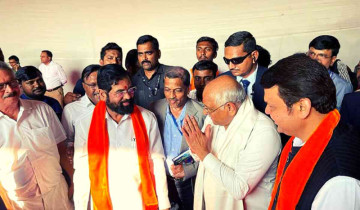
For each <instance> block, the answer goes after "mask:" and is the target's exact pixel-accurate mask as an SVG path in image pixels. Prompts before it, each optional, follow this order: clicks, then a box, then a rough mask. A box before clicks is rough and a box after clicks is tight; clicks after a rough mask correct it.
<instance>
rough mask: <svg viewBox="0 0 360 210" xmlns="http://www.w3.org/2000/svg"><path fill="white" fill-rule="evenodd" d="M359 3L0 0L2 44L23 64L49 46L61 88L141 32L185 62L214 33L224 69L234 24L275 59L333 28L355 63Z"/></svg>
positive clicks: (168, 56)
mask: <svg viewBox="0 0 360 210" xmlns="http://www.w3.org/2000/svg"><path fill="white" fill-rule="evenodd" d="M359 8H360V1H358V0H317V1H310V0H304V1H296V2H295V1H286V0H277V1H276V0H259V1H240V0H233V1H230V0H222V1H215V0H208V1H205V0H197V1H189V0H182V1H172V0H157V1H145V0H142V1H140V0H133V1H124V0H120V1H119V0H118V1H113V0H103V1H89V0H78V1H73V0H71V1H70V0H62V1H53V0H48V1H43V0H36V1H35V0H0V30H1V32H0V47H1V48H2V50H3V52H4V55H5V58H6V60H7V58H8V57H9V56H10V55H12V54H15V55H17V56H18V57H19V58H20V62H21V65H23V66H24V65H35V66H38V65H39V64H40V59H39V56H40V51H41V50H43V49H48V50H51V51H52V52H53V54H54V58H53V59H54V61H55V62H57V63H59V64H61V65H62V66H63V67H64V69H65V71H66V73H67V75H68V77H69V84H68V85H66V86H65V90H66V91H68V90H71V89H72V87H73V85H74V84H73V83H74V81H75V80H76V79H77V78H78V77H79V74H80V72H81V71H82V69H83V68H84V67H85V66H87V65H88V64H92V63H98V61H99V57H100V55H99V54H100V49H101V47H103V46H104V45H105V44H106V43H107V42H110V41H112V42H116V43H118V44H119V45H120V46H121V47H122V48H123V53H124V58H123V62H124V59H125V55H126V53H127V51H128V50H130V49H132V48H135V47H136V46H135V43H136V40H137V38H138V37H139V36H141V35H144V34H151V35H153V36H155V37H156V38H158V40H159V42H160V49H161V51H162V58H161V60H160V61H161V62H162V63H164V64H169V65H180V66H184V67H185V68H188V69H189V68H191V67H192V66H193V64H194V63H195V62H196V56H195V42H196V40H197V39H198V38H199V37H201V36H204V35H207V36H211V37H213V38H215V39H216V40H217V41H218V43H219V46H220V48H219V52H218V57H217V58H216V59H215V62H216V63H217V64H218V65H219V66H220V69H222V70H226V69H227V67H226V65H225V64H224V62H223V60H222V57H223V51H224V42H225V40H226V39H227V38H228V36H229V35H230V34H232V33H234V32H236V31H240V30H247V31H250V32H251V33H252V34H253V35H254V36H255V38H256V39H257V42H258V44H260V45H262V46H263V47H265V48H267V49H268V50H269V51H270V53H271V55H272V60H273V63H275V62H276V61H277V60H279V59H280V58H283V57H285V56H288V55H290V54H293V53H295V52H305V51H307V49H308V44H309V42H310V41H311V40H312V39H313V38H314V37H315V36H318V35H322V34H330V35H334V36H336V37H337V38H338V39H339V41H340V44H341V49H340V53H339V55H338V57H339V58H340V59H342V60H343V61H344V62H345V63H346V64H347V65H348V66H350V68H352V69H353V67H354V66H355V65H356V64H357V62H358V61H359V59H360V39H359V37H360V13H359Z"/></svg>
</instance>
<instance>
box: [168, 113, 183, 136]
mask: <svg viewBox="0 0 360 210" xmlns="http://www.w3.org/2000/svg"><path fill="white" fill-rule="evenodd" d="M169 111H170V110H169ZM170 115H171V118H172V120H173V122H174V124H175V126H176V128H177V129H178V131H179V132H180V134H181V136H182V135H183V133H182V132H181V130H180V129H179V125H178V124H177V122H176V119H175V117H174V115H173V114H171V112H170ZM180 115H181V114H180Z"/></svg>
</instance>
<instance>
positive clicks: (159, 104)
mask: <svg viewBox="0 0 360 210" xmlns="http://www.w3.org/2000/svg"><path fill="white" fill-rule="evenodd" d="M166 105H167V100H166V98H163V99H160V100H156V101H154V102H152V103H151V104H150V108H149V110H151V111H152V112H159V111H163V109H166ZM164 112H165V110H164Z"/></svg>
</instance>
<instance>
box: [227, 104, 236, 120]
mask: <svg viewBox="0 0 360 210" xmlns="http://www.w3.org/2000/svg"><path fill="white" fill-rule="evenodd" d="M225 109H227V110H228V112H229V114H230V115H231V116H232V117H233V116H235V115H236V113H237V107H236V104H234V103H232V102H228V103H227V104H225Z"/></svg>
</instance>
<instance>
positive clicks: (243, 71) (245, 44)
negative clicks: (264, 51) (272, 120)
mask: <svg viewBox="0 0 360 210" xmlns="http://www.w3.org/2000/svg"><path fill="white" fill-rule="evenodd" d="M224 55H225V56H224V61H225V63H226V64H227V65H228V67H229V71H227V72H225V73H223V74H221V75H229V76H232V77H234V78H235V79H236V80H237V81H238V82H239V83H240V84H241V85H242V86H243V87H244V89H245V92H246V94H247V95H248V96H249V97H250V98H251V99H252V100H253V102H254V105H255V108H256V109H258V110H259V111H261V112H263V113H264V112H265V107H266V103H265V102H264V88H263V87H262V86H261V85H260V79H261V76H262V75H263V74H264V72H265V71H266V70H267V68H265V67H263V66H260V65H258V62H257V60H258V57H259V52H258V51H257V48H256V40H255V38H254V37H253V35H252V34H251V33H249V32H247V31H239V32H236V33H234V34H232V35H231V36H230V37H229V38H228V39H227V40H226V42H225V53H224ZM221 75H220V76H221Z"/></svg>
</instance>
